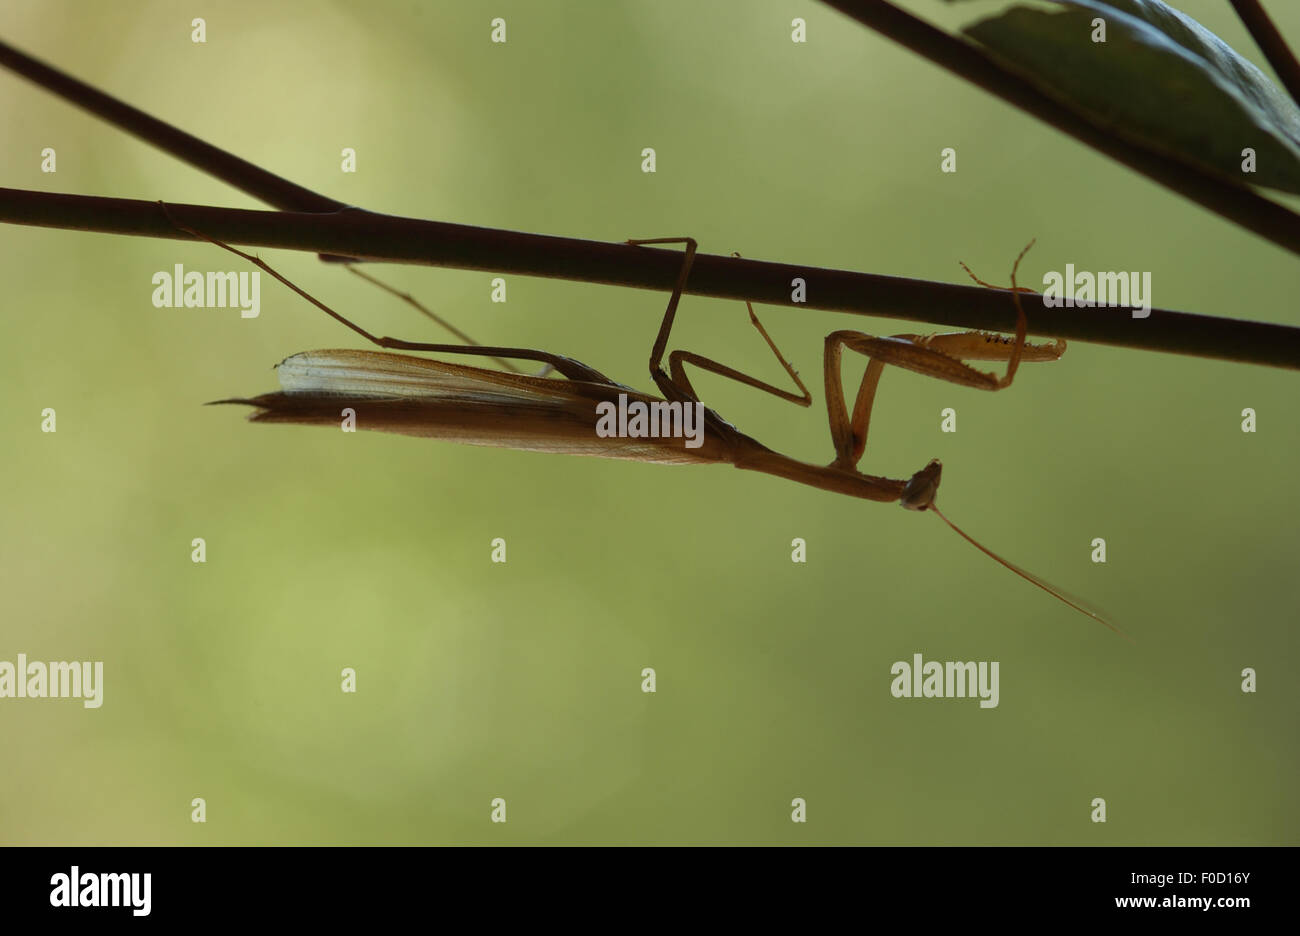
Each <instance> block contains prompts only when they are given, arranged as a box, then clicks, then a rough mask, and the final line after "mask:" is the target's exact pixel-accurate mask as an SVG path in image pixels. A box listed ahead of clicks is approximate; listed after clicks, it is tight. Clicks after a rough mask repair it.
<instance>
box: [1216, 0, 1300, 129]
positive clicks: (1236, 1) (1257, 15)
mask: <svg viewBox="0 0 1300 936" xmlns="http://www.w3.org/2000/svg"><path fill="white" fill-rule="evenodd" d="M1293 2H1294V0H1293ZM1232 6H1233V9H1235V10H1236V11H1237V16H1239V17H1240V18H1241V21H1242V22H1243V23H1245V24H1246V29H1248V30H1249V31H1250V36H1251V38H1252V39H1254V40H1255V45H1257V46H1259V51H1261V52H1263V53H1264V57H1265V58H1266V59H1268V63H1269V64H1270V65H1272V66H1273V71H1275V72H1277V77H1278V80H1279V81H1281V82H1282V85H1283V87H1285V88H1286V90H1287V93H1288V94H1290V95H1291V100H1293V101H1295V102H1296V103H1297V104H1300V62H1297V61H1296V58H1295V56H1294V55H1293V54H1292V53H1291V49H1290V48H1289V47H1288V46H1287V44H1286V40H1285V39H1283V38H1282V35H1281V33H1279V32H1278V31H1277V27H1276V26H1274V25H1273V21H1272V20H1271V19H1269V17H1268V14H1267V13H1265V12H1264V8H1263V7H1262V6H1260V5H1259V0H1232Z"/></svg>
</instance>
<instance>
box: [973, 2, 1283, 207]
mask: <svg viewBox="0 0 1300 936" xmlns="http://www.w3.org/2000/svg"><path fill="white" fill-rule="evenodd" d="M1047 2H1051V3H1054V4H1056V5H1058V6H1062V7H1066V8H1067V9H1065V10H1062V11H1059V12H1058V11H1049V10H1040V9H1031V8H1029V7H1023V6H1017V7H1013V8H1012V9H1010V10H1008V11H1006V12H1005V13H1002V14H1000V15H998V16H994V17H990V18H989V19H985V20H981V21H980V22H978V23H975V24H973V25H971V26H968V27H966V28H965V29H964V30H963V32H965V33H966V34H967V35H968V36H970V37H971V38H972V39H974V40H976V41H977V42H979V43H981V44H982V45H983V46H985V47H986V48H987V49H988V51H989V52H990V54H992V55H993V56H994V57H995V58H997V59H998V60H999V61H1001V62H1002V63H1003V64H1004V65H1006V66H1007V67H1008V68H1010V69H1012V70H1013V71H1015V72H1017V73H1019V74H1021V75H1023V76H1024V77H1025V78H1027V79H1029V80H1030V81H1031V82H1032V83H1033V84H1034V85H1035V86H1037V87H1038V88H1039V89H1040V90H1042V91H1044V92H1046V93H1047V94H1049V95H1050V96H1051V97H1053V98H1055V99H1056V100H1057V101H1059V102H1060V103H1062V104H1065V105H1066V106H1067V107H1069V108H1070V109H1071V110H1073V111H1075V112H1076V113H1077V114H1079V115H1080V116H1082V117H1084V118H1085V119H1087V120H1089V121H1091V122H1092V123H1094V124H1097V125H1098V126H1101V127H1103V128H1105V129H1109V130H1111V131H1113V132H1116V133H1118V134H1120V135H1122V136H1124V137H1127V138H1129V139H1131V140H1133V141H1134V142H1137V143H1139V144H1142V145H1144V146H1146V147H1148V148H1151V149H1155V150H1159V151H1161V152H1163V153H1167V154H1169V155H1171V156H1174V157H1177V158H1179V159H1182V160H1185V161H1187V162H1190V163H1193V164H1195V165H1198V166H1200V167H1202V168H1204V169H1207V170H1209V171H1211V172H1213V173H1215V174H1216V175H1219V176H1222V177H1224V178H1226V179H1229V180H1231V181H1234V182H1238V183H1249V184H1253V185H1262V186H1267V187H1269V188H1275V189H1280V190H1282V191H1285V192H1290V193H1292V194H1300V109H1297V108H1296V105H1295V103H1294V102H1293V101H1292V100H1291V99H1290V98H1289V97H1287V96H1286V95H1285V94H1284V93H1283V92H1281V91H1279V90H1278V89H1277V88H1276V87H1275V86H1274V85H1273V83H1272V82H1271V81H1269V79H1268V78H1267V77H1266V76H1265V75H1264V73H1263V72H1261V71H1260V70H1259V69H1258V68H1256V67H1255V66H1254V65H1252V64H1251V63H1250V62H1248V61H1246V60H1245V59H1244V58H1242V57H1241V56H1240V55H1238V54H1237V53H1236V52H1234V51H1233V50H1232V49H1231V47H1229V46H1228V45H1227V44H1226V43H1225V42H1224V41H1223V40H1221V39H1220V38H1219V37H1218V36H1216V35H1214V34H1213V33H1211V32H1210V31H1209V30H1207V29H1206V28H1205V27H1204V26H1202V25H1201V24H1200V23H1198V22H1196V21H1195V20H1193V19H1191V18H1190V17H1188V16H1187V15H1185V14H1183V13H1180V12H1179V11H1177V10H1175V9H1173V8H1172V7H1170V6H1168V5H1167V4H1164V3H1161V2H1160V0H1106V2H1102V0H1047ZM1098 17H1100V18H1101V19H1103V20H1105V22H1106V41H1105V42H1093V41H1092V35H1093V31H1094V27H1093V25H1092V23H1093V20H1094V19H1096V18H1098ZM1247 147H1249V148H1251V149H1253V150H1254V151H1255V154H1256V171H1255V172H1254V173H1245V172H1243V171H1242V161H1243V156H1242V150H1243V149H1245V148H1247Z"/></svg>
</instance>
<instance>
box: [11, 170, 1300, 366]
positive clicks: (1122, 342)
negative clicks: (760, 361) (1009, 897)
mask: <svg viewBox="0 0 1300 936" xmlns="http://www.w3.org/2000/svg"><path fill="white" fill-rule="evenodd" d="M169 209H170V211H171V212H172V214H173V215H174V216H175V217H176V218H177V219H178V220H179V221H181V222H183V223H184V224H186V225H188V226H191V227H194V228H197V229H198V230H201V231H203V232H204V233H205V234H207V235H209V236H211V237H215V238H217V239H219V240H223V241H228V242H230V243H235V244H244V245H254V246H261V247H280V248H286V249H291V250H308V251H315V252H317V253H332V254H345V255H348V256H355V257H360V258H363V259H368V260H376V261H389V262H394V263H412V264H424V265H428V266H443V267H456V268H459V269H466V270H486V271H489V272H497V273H515V274H523V275H528V276H545V277H553V278H558V279H567V280H579V281H582V282H589V283H608V284H611V285H617V286H634V287H637V288H639V289H657V290H663V291H665V292H666V291H668V290H669V289H671V288H672V285H673V282H674V280H675V279H676V276H677V272H678V270H679V269H680V267H681V256H680V254H679V253H677V252H676V251H672V250H659V249H654V248H647V247H630V246H628V245H626V244H610V243H602V242H599V241H587V240H577V239H575V238H569V237H551V236H548V235H544V234H524V233H520V232H518V231H503V230H495V229H492V228H480V227H471V226H469V225H463V224H447V223H445V222H440V221H421V220H416V219H413V218H397V217H392V216H390V215H383V214H375V213H372V212H368V211H362V210H360V209H357V208H348V209H344V210H342V211H338V212H333V213H330V214H304V213H297V212H273V211H244V210H240V209H234V208H215V207H207V206H199V205H170V204H169ZM0 221H7V222H10V223H15V224H30V225H37V226H41V227H54V228H67V229H73V230H82V231H99V232H102V233H109V234H132V235H139V236H145V237H165V238H174V239H189V235H188V234H186V233H184V232H182V231H179V230H177V229H176V228H175V227H173V226H172V224H171V223H170V222H169V221H168V219H167V218H166V216H165V215H164V214H163V212H162V210H161V208H160V207H159V206H158V204H157V203H155V202H147V201H134V200H130V199H123V198H99V197H94V196H87V195H55V194H49V193H45V192H26V191H19V190H15V189H0ZM955 259H956V258H954V260H955ZM795 277H802V278H803V279H804V280H805V281H806V283H807V299H808V301H807V302H806V303H802V304H799V303H795V302H793V301H792V300H791V296H790V294H791V280H792V279H794V278H795ZM686 292H688V293H690V294H692V295H697V296H714V297H718V298H724V299H748V300H750V301H752V302H760V303H764V304H766V305H777V306H802V307H803V308H812V309H828V310H833V311H838V312H853V313H857V314H861V315H876V316H882V317H885V318H901V319H911V320H913V321H925V322H934V323H937V324H940V325H947V326H954V327H959V328H968V329H970V328H973V329H984V330H990V331H993V330H996V331H1012V330H1014V328H1015V311H1014V306H1013V305H1012V303H1011V302H1010V298H1009V293H1007V292H1006V291H1004V290H996V289H985V288H983V287H979V286H957V285H950V284H948V283H931V282H925V281H923V280H913V279H904V278H902V277H896V276H880V275H878V274H873V273H853V272H849V271H847V270H824V269H818V268H816V267H803V266H794V265H791V264H788V263H767V262H762V261H757V260H745V259H738V258H734V257H725V256H718V255H712V254H699V255H697V256H696V258H695V266H694V268H693V269H692V271H691V276H690V281H689V282H688V283H687V286H686ZM1023 302H1024V307H1025V312H1026V313H1027V314H1028V317H1029V331H1030V333H1031V334H1035V335H1046V336H1050V337H1061V338H1072V339H1079V340H1083V341H1092V342H1098V343H1100V344H1110V345H1118V346H1120V347H1128V348H1145V349H1148V350H1153V351H1168V352H1173V353H1177V354H1192V355H1198V356H1200V357H1209V358H1221V359H1224V360H1231V361H1242V362H1248V363H1253V364H1269V365H1272V366H1275V367H1287V368H1293V369H1300V328H1291V327H1288V326H1284V325H1271V324H1267V323H1263V322H1250V321H1240V320H1236V319H1225V318H1216V317H1213V316H1206V315H1191V314H1188V313H1185V312H1171V311H1167V310H1164V309H1153V310H1152V311H1151V315H1150V317H1149V318H1145V319H1135V318H1133V317H1132V315H1131V313H1130V312H1129V311H1128V310H1126V309H1122V308H1089V309H1049V308H1047V307H1045V306H1044V305H1043V303H1042V297H1041V296H1036V295H1028V294H1027V295H1025V297H1024V299H1023Z"/></svg>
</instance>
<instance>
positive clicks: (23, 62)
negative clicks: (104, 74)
mask: <svg viewBox="0 0 1300 936" xmlns="http://www.w3.org/2000/svg"><path fill="white" fill-rule="evenodd" d="M0 66H4V67H5V68H7V69H9V70H10V71H12V72H15V73H17V74H19V75H22V76H23V77H24V78H26V79H28V80H29V81H31V82H33V83H34V84H37V85H39V86H40V87H42V88H44V89H45V90H47V91H50V92H52V93H53V94H57V95H58V96H59V97H61V98H63V99H64V100H65V101H67V102H68V103H70V104H75V105H76V106H78V107H80V108H83V109H84V110H86V111H89V112H90V113H91V114H93V115H94V116H96V117H98V118H100V119H101V120H104V121H107V122H108V123H110V124H112V125H113V126H115V127H117V128H118V129H120V130H125V131H126V132H127V133H129V134H131V135H132V136H134V137H137V138H139V139H141V140H144V141H145V142H146V143H149V144H150V145H152V146H156V147H157V148H158V149H160V150H162V151H163V152H165V153H169V154H171V155H172V156H175V157H176V158H177V159H180V160H182V161H183V162H186V163H188V164H189V165H191V166H194V167H195V168H197V169H202V170H203V171H204V172H205V173H207V174H208V175H210V176H213V177H214V178H217V179H221V180H222V181H223V182H226V183H228V184H230V185H233V186H234V187H235V188H237V189H239V190H240V191H241V192H244V193H245V194H247V195H251V196H253V197H254V198H256V199H257V200H258V201H261V202H264V203H266V204H268V205H270V206H271V207H273V208H281V209H284V210H285V211H338V210H339V209H340V208H344V207H347V206H346V205H344V204H343V202H341V201H335V200H334V199H333V198H329V197H327V196H325V195H320V194H318V193H316V192H313V191H312V190H311V189H308V188H303V187H302V186H301V185H298V184H297V183H295V182H290V181H289V180H288V179H283V178H281V177H280V176H278V175H276V174H275V173H273V172H267V171H266V170H265V169H263V168H262V167H261V166H256V165H254V164H253V163H251V162H248V161H247V160H244V159H240V158H239V157H238V156H235V155H234V154H232V153H227V152H226V151H225V150H223V149H221V148H219V147H216V146H213V145H212V144H211V143H207V142H205V141H203V140H200V139H199V138H198V137H196V136H191V135H190V134H188V133H186V132H185V131H184V130H179V129H177V128H176V127H173V126H172V125H171V124H169V123H166V122H164V121H162V120H159V119H158V118H156V117H151V116H149V115H148V114H146V113H145V112H144V111H142V110H138V109H137V108H134V107H132V106H131V105H130V104H126V103H124V102H122V101H119V100H118V99H117V98H115V97H112V96H111V95H108V94H105V93H104V92H103V91H100V90H99V89H97V88H93V87H91V86H90V85H88V84H86V83H85V82H83V81H78V80H77V79H76V78H73V77H72V76H71V75H68V74H65V73H64V72H61V71H59V70H58V69H57V68H54V67H53V66H50V65H46V64H45V63H44V62H41V61H39V60H37V59H34V58H32V57H31V56H30V55H27V54H26V53H24V52H20V51H19V50H18V49H15V48H14V47H13V46H11V45H9V44H8V43H5V42H0Z"/></svg>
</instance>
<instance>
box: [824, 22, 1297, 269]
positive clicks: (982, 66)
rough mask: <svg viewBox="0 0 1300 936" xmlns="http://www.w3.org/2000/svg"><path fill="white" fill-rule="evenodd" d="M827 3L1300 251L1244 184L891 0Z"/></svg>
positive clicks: (1286, 216) (1278, 218) (1292, 223)
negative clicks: (1063, 95) (1049, 89)
mask: <svg viewBox="0 0 1300 936" xmlns="http://www.w3.org/2000/svg"><path fill="white" fill-rule="evenodd" d="M822 2H823V3H825V4H826V5H827V6H831V7H834V8H835V9H837V10H839V11H841V12H842V13H844V14H846V15H847V16H851V17H852V18H853V19H855V20H857V21H858V22H860V23H862V24H864V25H866V26H869V27H871V28H872V29H874V30H875V31H876V32H878V33H880V34H881V35H883V36H886V37H888V38H889V39H892V40H894V41H895V42H897V43H898V44H899V45H902V46H906V47H907V48H909V49H911V50H912V51H913V52H915V53H917V54H918V55H921V56H923V57H925V58H927V59H929V60H930V61H931V62H934V63H935V64H936V65H939V66H942V67H943V68H946V69H948V71H950V72H952V73H953V74H955V75H958V76H959V77H962V78H965V79H966V80H967V81H969V82H971V83H972V84H974V85H976V86H977V87H980V88H983V89H984V90H985V91H988V92H989V93H990V94H994V95H997V96H998V97H1000V98H1002V100H1004V101H1006V102H1007V103H1009V104H1014V105H1015V106H1016V107H1019V108H1020V109H1021V110H1023V111H1025V112H1026V113H1029V114H1032V115H1033V116H1035V117H1037V118H1038V119H1039V120H1041V121H1043V122H1044V123H1047V124H1050V125H1051V126H1053V127H1055V128H1056V129H1058V130H1061V131H1063V132H1064V133H1068V134H1069V135H1070V136H1072V137H1074V138H1075V139H1076V140H1079V141H1080V142H1081V143H1086V144H1088V145H1089V146H1091V147H1092V148H1093V149H1095V150H1097V151H1098V152H1100V153H1104V154H1105V155H1107V156H1109V157H1110V158H1111V159H1114V160H1116V161H1117V162H1120V163H1123V164H1124V165H1126V166H1128V167H1129V168H1130V169H1133V170H1136V171H1137V172H1140V173H1142V174H1143V175H1144V176H1146V177H1147V178H1149V179H1151V180H1152V181H1154V182H1158V183H1160V184H1161V185H1163V186H1165V187H1166V188H1168V189H1171V190H1173V191H1175V192H1177V193H1179V194H1180V195H1183V196H1184V197H1186V198H1190V199H1191V200H1192V201H1194V202H1196V203H1197V204H1198V205H1201V206H1202V207H1204V208H1208V209H1210V210H1211V211H1213V212H1215V213H1216V214H1219V215H1221V216H1222V217H1224V218H1227V219H1228V220H1229V221H1233V222H1235V223H1236V224H1239V225H1241V226H1242V227H1244V228H1246V229H1247V230H1249V231H1253V232H1255V233H1256V234H1258V235H1260V236H1261V237H1266V238H1268V239H1269V240H1271V241H1272V242H1273V243H1275V244H1277V245H1278V246H1280V247H1285V248H1286V249H1287V250H1289V251H1291V252H1292V253H1300V215H1296V214H1295V213H1294V212H1292V211H1290V210H1289V209H1287V208H1285V207H1283V206H1282V205H1279V204H1277V203H1276V202H1272V201H1269V200H1268V199H1267V198H1263V197H1261V196H1260V195H1257V194H1256V193H1255V192H1253V191H1251V190H1250V189H1249V188H1247V187H1246V186H1244V185H1238V184H1234V183H1232V182H1228V181H1225V180H1222V179H1219V178H1217V177H1215V176H1212V175H1210V174H1209V173H1207V172H1204V171H1202V170H1200V169H1198V168H1196V167H1195V166H1192V165H1189V164H1187V163H1183V162H1180V161H1178V160H1176V159H1173V158H1172V157H1168V156H1163V155H1161V154H1159V153H1154V152H1152V151H1150V150H1147V149H1144V148H1143V147H1141V146H1138V145H1136V144H1134V143H1129V142H1127V141H1126V140H1123V139H1121V138H1119V137H1118V136H1113V135H1111V134H1110V133H1108V132H1106V131H1105V130H1102V129H1100V128H1098V127H1096V126H1093V125H1092V124H1091V123H1089V122H1088V121H1086V120H1084V119H1083V118H1082V117H1079V116H1078V115H1076V114H1075V113H1074V112H1073V111H1071V110H1070V109H1069V108H1068V107H1065V106H1064V105H1062V104H1058V103H1057V102H1056V101H1054V100H1052V99H1051V98H1050V97H1048V96H1047V95H1045V94H1043V92H1041V91H1039V90H1038V89H1037V88H1035V87H1034V86H1033V85H1032V84H1030V83H1029V82H1028V81H1026V80H1025V79H1023V78H1021V77H1020V76H1019V75H1016V74H1014V73H1012V72H1010V71H1007V70H1006V69H1005V68H1003V67H1002V66H1001V65H999V64H997V63H996V62H995V61H993V59H991V58H990V57H989V56H988V55H986V54H985V53H984V52H983V51H981V50H980V49H979V48H977V47H976V46H974V45H972V44H971V43H969V42H964V41H962V40H960V39H957V38H955V37H953V36H950V35H948V34H947V33H946V32H944V31H943V30H941V29H936V28H935V27H933V26H931V25H930V24H929V23H927V22H925V21H924V20H921V19H917V18H916V17H915V16H913V15H912V14H910V13H907V12H905V11H903V10H900V9H899V8H898V7H895V6H894V5H893V4H890V3H887V2H886V0H822Z"/></svg>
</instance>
